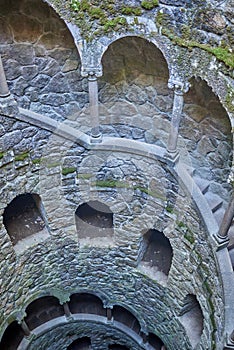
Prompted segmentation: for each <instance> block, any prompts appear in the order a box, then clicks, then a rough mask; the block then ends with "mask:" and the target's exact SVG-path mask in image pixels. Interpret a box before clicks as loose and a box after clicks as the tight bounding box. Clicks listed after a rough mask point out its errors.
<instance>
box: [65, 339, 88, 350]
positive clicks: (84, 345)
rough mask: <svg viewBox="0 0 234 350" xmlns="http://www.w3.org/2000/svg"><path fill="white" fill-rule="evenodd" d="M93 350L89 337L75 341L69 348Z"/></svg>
mask: <svg viewBox="0 0 234 350" xmlns="http://www.w3.org/2000/svg"><path fill="white" fill-rule="evenodd" d="M89 349H91V339H90V338H89V337H82V338H78V339H76V340H74V341H73V342H72V343H71V344H70V345H69V346H68V348H67V350H89Z"/></svg>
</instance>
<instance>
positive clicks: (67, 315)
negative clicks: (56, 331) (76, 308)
mask: <svg viewBox="0 0 234 350" xmlns="http://www.w3.org/2000/svg"><path fill="white" fill-rule="evenodd" d="M63 310H64V313H65V316H66V317H67V318H69V317H71V311H70V308H69V305H68V303H64V304H63Z"/></svg>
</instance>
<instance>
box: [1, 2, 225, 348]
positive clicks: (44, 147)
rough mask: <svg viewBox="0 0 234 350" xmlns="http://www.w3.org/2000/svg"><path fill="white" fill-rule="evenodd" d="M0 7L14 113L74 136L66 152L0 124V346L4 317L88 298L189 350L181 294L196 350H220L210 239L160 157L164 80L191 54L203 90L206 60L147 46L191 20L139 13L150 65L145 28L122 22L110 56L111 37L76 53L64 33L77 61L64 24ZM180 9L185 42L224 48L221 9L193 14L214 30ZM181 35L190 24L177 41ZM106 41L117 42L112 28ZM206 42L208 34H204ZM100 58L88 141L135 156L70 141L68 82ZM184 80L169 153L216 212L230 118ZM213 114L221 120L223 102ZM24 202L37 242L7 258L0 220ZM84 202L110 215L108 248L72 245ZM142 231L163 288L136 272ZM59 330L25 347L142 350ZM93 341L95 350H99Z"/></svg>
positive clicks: (147, 271) (25, 8)
mask: <svg viewBox="0 0 234 350" xmlns="http://www.w3.org/2000/svg"><path fill="white" fill-rule="evenodd" d="M0 5H1V6H0V7H1V12H0V28H2V34H1V36H0V53H1V55H2V59H3V64H4V68H5V71H6V77H7V81H8V84H9V88H10V91H11V93H12V95H13V97H14V98H15V99H16V101H17V103H18V105H19V106H20V107H22V108H25V109H30V110H31V111H35V112H38V113H40V114H42V115H46V116H48V117H50V118H51V120H52V119H56V120H59V121H61V122H62V123H61V124H60V125H58V127H59V128H61V130H62V129H63V127H65V126H66V125H67V124H69V125H70V126H72V127H74V129H73V130H74V137H72V138H71V139H70V140H69V138H68V137H67V138H66V139H65V138H64V137H62V136H61V134H60V135H58V134H59V133H58V132H56V131H57V130H55V132H54V133H53V132H51V131H48V130H47V131H46V130H45V129H43V127H38V126H35V125H33V122H32V120H31V121H30V122H22V121H19V119H20V118H21V117H22V116H20V114H19V113H20V112H15V113H16V114H14V115H12V116H11V117H9V116H6V115H4V114H2V115H1V119H0V137H1V138H0V170H1V172H0V181H1V192H0V203H1V204H0V214H1V216H0V238H1V239H0V248H1V256H0V281H1V306H2V307H1V309H0V321H1V326H0V336H2V334H3V333H4V330H5V329H6V327H7V324H9V323H11V322H12V321H13V320H16V319H17V320H18V321H21V320H22V319H23V318H24V317H25V315H24V312H25V309H26V307H27V306H28V305H29V304H30V303H31V302H32V301H33V300H36V299H37V298H39V297H41V296H44V295H54V296H57V297H58V298H59V299H60V302H61V304H62V303H64V302H66V301H68V299H69V296H70V295H71V294H73V293H78V292H90V293H92V292H93V293H94V294H95V293H97V292H98V293H100V294H101V295H103V296H104V299H105V303H106V305H107V306H109V307H112V306H113V305H122V306H123V307H125V308H127V309H129V310H130V311H131V312H133V314H135V315H137V318H138V320H139V322H140V324H141V326H142V330H143V331H144V332H145V333H148V332H151V333H154V334H156V335H158V336H159V337H160V338H161V339H162V340H163V342H164V343H165V344H166V346H167V349H168V350H170V349H175V350H177V349H178V350H181V349H185V350H191V349H192V348H193V347H194V345H195V344H194V339H191V338H190V339H189V337H188V334H187V333H186V327H185V326H184V323H183V319H182V316H181V310H183V307H184V300H186V297H187V295H193V296H196V298H197V300H198V303H199V305H200V307H201V310H202V315H203V332H202V335H201V339H200V342H199V344H198V345H197V346H196V350H207V349H212V350H214V349H217V350H220V349H222V348H223V342H224V337H225V334H224V329H225V307H226V308H227V305H226V306H225V301H224V295H223V293H224V291H223V285H222V276H221V275H220V269H219V265H218V262H217V260H216V254H215V248H216V246H215V244H214V242H213V240H212V238H211V234H213V233H214V232H207V226H206V223H205V222H204V221H203V219H202V215H203V213H201V212H200V211H199V210H200V209H199V205H198V207H197V206H196V205H195V203H194V201H193V199H192V197H191V194H190V192H189V190H190V189H189V188H185V186H184V184H183V179H181V178H179V176H178V174H177V172H176V169H175V168H174V164H173V162H172V161H171V159H169V158H168V155H167V157H165V152H164V151H165V148H166V145H167V140H168V134H169V127H170V120H171V115H172V106H173V92H172V91H171V90H169V89H168V86H167V84H168V79H169V78H178V76H177V75H176V74H178V73H181V75H179V78H182V77H183V78H185V77H186V79H187V78H188V77H191V76H192V74H191V72H192V71H194V70H196V67H197V66H196V64H197V63H196V62H195V61H196V59H197V57H199V59H201V57H203V56H202V55H204V57H205V60H204V61H205V62H206V64H207V66H209V67H211V66H212V65H210V64H211V63H212V62H213V63H212V64H213V66H212V67H213V68H210V71H209V72H208V73H210V75H211V78H210V82H211V83H210V85H211V86H214V84H215V81H216V80H215V77H216V78H217V75H216V72H217V69H218V68H217V67H218V66H217V65H216V63H217V62H216V61H212V59H211V61H210V60H208V57H209V59H210V56H209V55H208V54H207V55H208V56H205V55H206V54H205V53H204V52H203V53H202V55H201V56H200V53H199V55H198V56H197V57H193V58H191V56H192V55H193V53H194V51H193V52H192V51H191V52H192V53H191V52H190V51H188V50H187V49H181V48H179V46H180V45H179V44H178V46H174V44H175V43H174V42H173V40H174V39H173V38H171V40H172V42H171V43H170V44H168V42H169V39H168V37H167V38H165V37H164V36H162V37H160V35H161V34H160V30H162V29H163V28H164V27H165V19H166V18H167V19H168V18H170V20H169V23H170V25H168V28H169V29H170V30H175V24H176V22H177V21H178V20H179V19H181V24H182V26H183V25H184V27H183V28H182V26H179V27H178V28H177V27H176V28H177V29H178V33H176V34H178V35H179V34H181V35H182V36H183V35H185V33H187V35H188V28H187V27H186V26H185V24H186V23H187V22H186V21H187V19H188V18H189V15H190V13H191V11H192V9H191V8H190V6H189V3H188V2H187V1H180V2H177V3H176V6H174V5H175V3H174V2H170V1H167V0H163V1H161V4H160V8H159V9H158V8H157V9H156V8H155V9H153V11H152V12H147V11H145V10H144V11H145V12H144V16H145V18H146V20H147V21H148V23H149V24H150V25H151V26H153V24H152V13H153V16H154V22H155V21H156V25H157V26H156V27H155V28H156V29H157V30H158V31H157V32H156V33H155V37H157V40H156V41H157V43H158V47H159V48H160V49H162V47H163V48H164V51H163V50H162V52H163V54H164V56H163V54H162V53H161V51H160V49H159V48H157V47H156V46H155V45H154V44H153V43H152V42H150V41H153V39H152V36H153V30H151V34H150V35H148V32H147V31H146V29H147V28H148V27H147V26H146V25H140V24H139V23H138V24H137V23H136V22H137V21H136V20H135V25H136V26H135V27H134V28H135V29H136V32H134V29H132V31H129V32H128V31H127V30H126V33H125V34H127V35H128V36H127V37H126V38H123V39H120V40H117V41H115V42H113V44H111V41H114V39H118V33H117V32H116V33H114V34H113V40H112V39H111V34H110V32H108V33H106V34H105V35H103V38H101V39H100V37H99V38H98V41H97V42H95V45H94V42H91V43H90V42H89V43H87V42H85V41H83V38H82V37H81V36H80V33H78V34H77V32H76V34H75V35H74V36H75V39H76V40H75V41H76V45H77V46H78V47H79V50H80V53H81V59H80V57H79V54H78V51H77V48H76V46H75V43H74V40H73V39H72V37H71V34H70V33H69V31H68V29H67V27H66V26H65V24H64V22H63V21H62V20H61V19H60V17H59V16H58V15H56V14H55V12H54V10H53V9H52V8H50V7H49V6H47V4H46V3H44V2H40V1H31V0H24V1H16V2H13V1H3V0H1V1H0ZM53 5H54V2H53ZM60 5H61V4H60ZM60 5H59V6H60ZM129 5H131V6H132V5H134V6H138V5H139V1H129ZM193 5H194V6H197V7H198V8H199V7H200V12H199V11H195V12H193V13H194V14H195V15H196V16H197V17H196V16H195V17H194V23H193V25H195V27H196V28H195V29H196V33H195V32H193V35H195V34H196V35H198V34H199V38H198V39H199V40H201V42H202V43H206V44H209V45H210V44H211V43H213V44H215V45H216V44H217V43H218V42H219V40H224V39H225V40H226V42H228V40H229V41H230V35H229V37H228V33H230V30H231V29H232V24H231V19H230V12H231V8H230V7H229V6H227V7H225V10H224V9H223V10H222V11H223V12H222V15H221V17H217V16H216V12H215V10H212V9H210V12H206V14H207V16H208V15H209V16H211V15H212V14H213V15H212V16H213V20H214V22H213V23H212V22H209V25H208V27H207V24H206V25H205V22H206V21H205V18H206V17H204V16H205V14H204V13H203V12H204V11H203V10H204V9H205V7H203V4H201V3H200V2H194V4H193ZM201 5H202V6H201ZM211 5H212V6H213V4H211ZM227 5H228V4H227ZM54 6H55V5H54ZM181 6H183V8H184V10H183V11H181ZM206 6H208V4H206ZM212 6H211V7H212ZM55 7H56V6H55ZM58 8H59V10H60V11H61V12H60V15H61V16H62V17H65V18H66V10H67V3H66V4H64V11H63V10H61V7H58ZM161 10H163V11H161ZM160 11H161V12H160ZM202 11H203V12H202ZM212 11H213V12H212ZM198 12H199V13H200V18H198ZM160 13H166V14H167V15H168V16H164V17H163V18H161V20H162V23H159V19H160V18H158V17H157V16H158V14H160ZM202 13H203V14H202ZM155 16H156V18H155ZM223 16H226V17H223ZM209 18H210V17H209ZM198 20H199V21H200V22H198ZM202 21H203V22H202ZM223 21H224V22H225V24H224V22H223ZM196 23H197V24H196ZM202 23H203V24H202ZM209 26H211V27H212V28H210V27H209ZM120 27H121V26H120ZM142 28H143V29H142ZM152 28H154V27H152ZM159 28H161V29H160V30H159ZM223 28H229V31H228V30H227V32H226V33H225V35H226V36H225V35H222V34H221V32H222V30H223ZM177 29H176V30H177ZM191 29H192V30H193V29H194V28H193V26H192V28H190V29H189V35H190V30H191ZM120 31H121V35H122V36H123V35H124V34H123V32H124V30H123V28H120ZM180 31H181V33H179V32H180ZM208 31H209V32H212V34H210V33H209V35H208ZM206 32H207V34H206ZM73 34H74V33H73ZM130 34H131V35H130ZM134 34H135V35H134ZM167 34H168V33H167ZM137 36H142V37H144V38H147V39H148V41H147V40H145V39H143V38H139V37H137ZM149 37H150V39H152V40H149ZM108 40H109V41H108ZM212 40H213V41H212ZM107 43H109V44H110V45H109V44H108V45H107ZM86 44H87V47H88V49H87V47H86ZM89 45H90V46H89ZM94 47H95V49H94V50H92V49H93V48H94ZM86 49H87V51H86ZM105 50H106V52H105V53H104V51H105ZM183 50H184V51H185V50H187V51H186V53H187V54H188V57H189V58H188V59H187V60H185V63H188V62H193V65H192V64H191V67H189V68H188V67H187V66H184V68H183V72H182V71H181V67H182V66H183V57H185V56H183ZM191 50H192V49H191ZM87 53H89V55H88V54H87ZM103 53H104V55H103V56H102V54H103ZM180 54H181V57H180ZM100 57H102V64H103V76H102V77H101V78H100V79H99V80H98V84H99V101H100V124H101V130H102V132H103V134H104V136H115V137H119V138H126V139H133V140H135V141H139V143H138V144H137V145H138V149H139V150H140V151H139V152H136V151H134V147H132V148H131V147H130V146H131V145H132V144H129V145H128V147H126V144H125V148H124V147H123V146H122V150H121V147H119V148H118V143H119V142H120V140H119V139H112V140H109V144H108V142H107V141H106V140H105V139H104V142H103V144H100V147H98V146H97V147H95V146H96V145H95V144H94V145H93V144H86V145H84V144H83V146H82V145H80V144H79V143H80V140H79V139H76V138H75V135H76V134H75V131H76V129H78V130H79V131H83V132H86V133H87V134H89V133H90V129H91V126H92V121H91V120H90V111H89V106H88V104H87V103H88V89H87V80H86V79H85V78H81V73H80V71H81V68H82V69H83V72H84V71H85V69H86V68H87V69H91V68H94V71H95V69H96V68H97V67H96V66H95V67H93V66H92V64H91V63H92V60H93V61H94V62H95V64H96V65H97V66H98V64H99V63H100V62H99V59H100ZM164 57H165V58H164ZM179 57H180V60H179ZM190 59H191V61H189V60H190ZM199 59H198V60H199ZM192 60H193V61H192ZM87 62H88V63H89V64H90V65H88V64H87ZM90 62H91V63H90ZM93 64H94V63H93ZM81 65H82V67H81ZM185 65H186V64H185ZM177 66H178V67H177ZM214 67H216V68H214ZM175 68H176V69H175ZM197 69H198V72H197V73H196V74H195V73H194V75H195V77H194V78H191V79H190V82H191V88H190V91H189V92H188V93H187V94H186V95H185V105H184V110H183V116H182V121H181V128H180V130H179V147H178V148H179V150H180V153H181V160H182V161H183V162H184V163H186V164H187V165H188V167H189V168H190V171H191V172H192V173H193V174H194V175H195V176H196V177H198V178H201V179H203V180H208V181H209V186H210V189H211V190H212V193H214V194H219V196H220V197H221V198H222V199H223V200H224V201H226V200H228V198H229V191H230V186H228V185H226V180H227V176H228V174H229V171H230V167H231V164H230V163H231V149H232V143H231V125H230V122H229V119H228V118H229V117H230V116H231V113H232V111H231V108H230V110H228V112H229V116H228V114H227V112H226V110H225V109H224V107H223V106H222V104H221V102H220V101H219V99H218V98H217V97H216V96H215V94H214V92H212V89H211V88H209V87H208V84H207V83H206V82H205V80H208V79H207V74H208V73H207V72H205V71H204V72H203V73H202V79H201V78H198V76H200V75H201V72H202V69H203V68H201V69H200V68H197ZM199 69H200V71H199ZM175 70H176V73H175ZM220 70H222V72H221V73H220V74H219V76H220V77H221V76H222V74H223V72H225V73H226V74H227V76H228V74H229V73H228V68H227V66H225V67H224V64H223V63H220ZM188 71H189V72H190V74H187V72H188ZM186 74H187V75H186ZM203 75H204V76H203ZM203 78H204V80H203ZM229 78H230V77H227V78H226V79H224V80H225V84H226V85H225V84H224V83H220V80H219V84H218V88H217V91H218V92H220V90H222V92H221V93H220V96H221V98H220V100H221V101H222V99H223V98H224V96H225V93H226V92H225V91H226V90H227V86H228V83H227V81H229ZM186 79H184V80H186ZM219 79H221V78H219ZM212 84H213V85H212ZM223 87H224V88H223ZM230 96H231V95H230ZM230 96H229V97H230ZM222 102H223V101H222ZM224 105H225V106H226V108H227V105H228V103H227V100H225V103H224ZM17 113H18V114H17ZM25 118H26V117H25V115H24V119H25ZM38 118H40V116H38ZM43 121H44V119H43ZM38 124H39V123H37V125H38ZM44 127H45V125H44ZM108 145H109V146H108ZM151 145H153V146H158V147H161V148H158V149H159V150H160V152H161V153H160V154H161V156H155V154H154V155H153V154H152V149H151ZM102 146H103V148H102ZM153 146H152V147H153ZM108 147H109V148H108ZM193 168H195V170H193ZM191 184H193V183H192V182H191ZM191 186H192V185H191ZM24 193H35V194H38V195H39V196H40V198H41V200H42V205H43V208H44V209H43V210H44V219H45V223H46V230H47V234H46V235H42V236H40V239H38V237H37V236H38V235H33V234H34V232H32V235H30V236H29V237H27V238H26V239H25V240H24V241H22V242H21V243H22V245H21V249H20V250H18V249H16V246H14V245H13V243H12V241H11V239H10V237H9V235H8V233H7V231H6V228H5V227H4V224H3V214H4V210H5V208H6V207H7V205H8V204H9V203H10V202H11V201H12V200H13V199H14V198H15V197H16V196H17V195H20V194H24ZM90 200H98V201H99V202H101V203H105V204H106V205H108V207H109V208H110V210H111V211H112V212H113V229H114V234H113V237H111V238H110V237H109V236H108V235H106V236H105V237H98V236H97V237H96V238H93V239H92V240H88V239H85V238H83V237H84V236H85V234H84V235H83V237H82V238H80V237H79V235H78V234H77V232H76V223H75V212H76V209H77V208H78V206H79V205H82V204H83V203H86V202H89V201H90ZM207 215H209V212H208V214H207ZM88 229H89V228H88V227H87V231H88ZM150 229H155V230H158V231H159V232H162V233H163V234H164V235H165V237H167V238H168V239H169V241H170V244H171V246H172V249H173V257H172V265H171V268H170V271H169V275H168V277H167V276H164V275H163V273H162V272H161V271H155V270H154V269H153V268H152V267H148V268H145V266H144V264H142V262H141V259H142V242H143V237H144V234H145V232H147V230H150ZM67 323H68V324H66V325H65V326H63V328H62V330H61V327H59V328H56V327H55V328H54V329H51V331H49V332H47V333H46V334H44V335H40V336H38V337H35V338H34V339H33V340H32V343H31V345H30V349H34V348H42V349H51V350H53V349H55V348H56V349H58V348H59V349H66V347H67V346H68V345H69V344H70V343H71V342H72V341H73V340H74V334H75V333H79V334H80V335H82V336H87V335H88V336H91V337H92V338H93V341H94V343H95V342H96V343H95V345H93V346H94V348H95V349H100V350H101V349H103V350H106V349H107V345H108V343H109V342H110V339H113V338H114V339H115V340H116V342H118V343H120V344H123V345H127V346H129V347H130V349H135V350H140V348H144V347H143V345H142V346H141V345H137V344H136V343H134V342H132V340H131V339H129V338H128V336H127V335H126V334H125V335H124V336H123V335H122V333H119V332H118V331H117V330H116V329H113V328H111V327H109V325H108V324H106V325H101V323H95V324H92V329H91V331H90V329H89V331H88V330H87V327H89V328H90V324H89V325H88V324H86V323H85V322H84V323H83V324H79V323H78V322H77V323H75V322H73V321H72V320H69V319H68V320H67ZM68 329H69V330H68ZM104 333H105V334H106V339H105V342H104V343H105V344H101V340H100V339H101V338H102V340H103V337H104ZM190 336H191V334H190ZM100 337H101V338H100ZM192 337H193V335H192ZM58 338H59V339H58ZM51 339H53V341H54V339H56V343H53V344H52V342H51Z"/></svg>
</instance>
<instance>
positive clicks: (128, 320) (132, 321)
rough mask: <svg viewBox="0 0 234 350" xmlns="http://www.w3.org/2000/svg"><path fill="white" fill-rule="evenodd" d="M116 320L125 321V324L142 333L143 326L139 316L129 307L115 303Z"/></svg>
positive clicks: (113, 313) (113, 311)
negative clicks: (128, 308)
mask: <svg viewBox="0 0 234 350" xmlns="http://www.w3.org/2000/svg"><path fill="white" fill-rule="evenodd" d="M112 316H113V319H114V321H118V322H121V323H123V324H124V325H125V326H127V327H129V328H130V329H132V330H133V331H134V332H136V333H137V334H139V333H140V330H141V326H140V323H139V321H138V320H137V318H136V317H135V316H134V315H133V314H132V313H131V312H130V311H129V310H127V309H125V308H124V307H122V306H119V305H115V306H114V307H113V310H112Z"/></svg>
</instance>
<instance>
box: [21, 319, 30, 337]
mask: <svg viewBox="0 0 234 350" xmlns="http://www.w3.org/2000/svg"><path fill="white" fill-rule="evenodd" d="M20 326H21V328H22V330H23V332H24V334H25V336H26V337H30V335H31V331H30V329H29V328H28V325H27V323H26V322H25V321H24V320H22V321H21V322H20Z"/></svg>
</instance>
